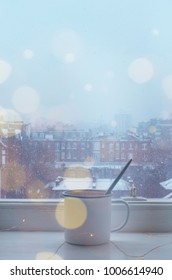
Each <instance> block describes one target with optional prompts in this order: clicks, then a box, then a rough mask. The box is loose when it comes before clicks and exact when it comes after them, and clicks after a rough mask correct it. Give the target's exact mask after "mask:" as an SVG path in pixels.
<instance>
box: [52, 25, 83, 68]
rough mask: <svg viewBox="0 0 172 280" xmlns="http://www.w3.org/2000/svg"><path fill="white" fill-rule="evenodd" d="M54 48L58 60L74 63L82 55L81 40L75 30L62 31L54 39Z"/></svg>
mask: <svg viewBox="0 0 172 280" xmlns="http://www.w3.org/2000/svg"><path fill="white" fill-rule="evenodd" d="M52 48H53V52H54V54H55V56H56V57H57V58H59V59H61V60H62V61H64V62H67V63H73V62H75V60H76V59H77V57H78V56H79V53H80V48H81V43H80V38H79V36H78V34H77V33H76V32H75V31H74V30H71V29H61V30H59V31H58V32H56V34H55V35H54V37H53V42H52Z"/></svg>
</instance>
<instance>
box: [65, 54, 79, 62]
mask: <svg viewBox="0 0 172 280" xmlns="http://www.w3.org/2000/svg"><path fill="white" fill-rule="evenodd" d="M64 57H65V62H66V63H74V62H75V60H76V57H75V54H73V53H66V54H65V56H64Z"/></svg>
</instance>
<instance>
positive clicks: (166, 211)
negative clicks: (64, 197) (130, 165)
mask: <svg viewBox="0 0 172 280" xmlns="http://www.w3.org/2000/svg"><path fill="white" fill-rule="evenodd" d="M128 203H129V207H130V217H129V221H128V223H127V225H126V226H125V228H124V229H123V230H122V231H120V232H115V233H112V234H111V241H112V242H113V243H112V242H109V243H107V244H103V245H99V246H76V245H70V244H67V243H64V233H63V228H62V227H61V226H60V225H59V224H58V223H57V221H56V219H55V210H56V207H57V205H58V204H59V200H15V199H13V200H6V199H4V200H3V199H1V200H0V259H16V260H17V259H18V260H19V259H53V258H61V259H133V258H134V259H143V258H144V259H172V220H171V213H172V202H171V200H169V199H168V200H158V199H150V200H146V201H138V200H130V201H129V202H128ZM120 207H121V206H119V205H115V204H112V210H113V211H112V212H113V213H112V215H113V217H114V218H113V219H112V221H113V222H112V226H114V225H115V223H118V222H119V221H117V219H116V218H115V216H116V215H115V212H116V211H117V210H118V215H117V216H118V219H121V218H122V217H123V215H124V214H125V211H124V209H122V208H120Z"/></svg>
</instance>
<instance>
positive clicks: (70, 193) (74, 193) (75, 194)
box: [62, 189, 112, 199]
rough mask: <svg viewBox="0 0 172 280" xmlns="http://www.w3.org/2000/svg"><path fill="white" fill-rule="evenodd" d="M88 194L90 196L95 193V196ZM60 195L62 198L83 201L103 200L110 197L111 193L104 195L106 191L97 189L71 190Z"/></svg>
mask: <svg viewBox="0 0 172 280" xmlns="http://www.w3.org/2000/svg"><path fill="white" fill-rule="evenodd" d="M88 192H89V193H92V194H93V193H96V192H97V195H88ZM82 193H83V194H82ZM62 194H63V196H64V197H74V198H83V199H85V198H86V199H93V198H105V197H110V196H112V194H111V193H108V194H106V190H98V189H73V190H66V191H64V192H63V193H62Z"/></svg>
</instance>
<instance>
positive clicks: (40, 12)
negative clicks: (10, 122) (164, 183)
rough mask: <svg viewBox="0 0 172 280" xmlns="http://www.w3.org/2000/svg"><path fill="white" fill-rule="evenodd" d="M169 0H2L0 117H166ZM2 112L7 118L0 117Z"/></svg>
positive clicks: (170, 73) (170, 62) (171, 67)
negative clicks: (123, 115)
mask: <svg viewBox="0 0 172 280" xmlns="http://www.w3.org/2000/svg"><path fill="white" fill-rule="evenodd" d="M170 8H172V2H171V1H170V0H164V1H155V0H152V1H148V0H145V1H137V0H130V1H126V0H121V1H114V0H106V1H104V0H103V1H99V0H94V1H92V0H87V1H77V0H49V1H40V0H37V1H33V0H29V1H22V0H18V1H17V2H16V1H10V0H6V1H0V11H1V17H0V34H1V37H0V117H1V119H3V114H4V112H5V111H6V110H9V109H10V110H13V111H14V112H15V113H17V114H18V115H19V116H20V118H21V119H22V120H24V121H25V120H27V121H31V122H33V123H35V122H38V120H40V119H47V120H55V121H59V122H64V123H69V124H70V123H78V122H84V123H95V122H99V121H105V122H109V123H112V124H115V122H113V120H114V121H115V119H114V118H115V115H116V114H119V113H127V114H130V115H132V118H133V123H137V122H138V121H144V120H145V121H147V120H149V119H150V118H165V119H168V118H171V113H172V111H171V105H172V56H171V49H172V39H171V36H170V34H171V26H172V18H171V9H170ZM4 119H5V118H4Z"/></svg>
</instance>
